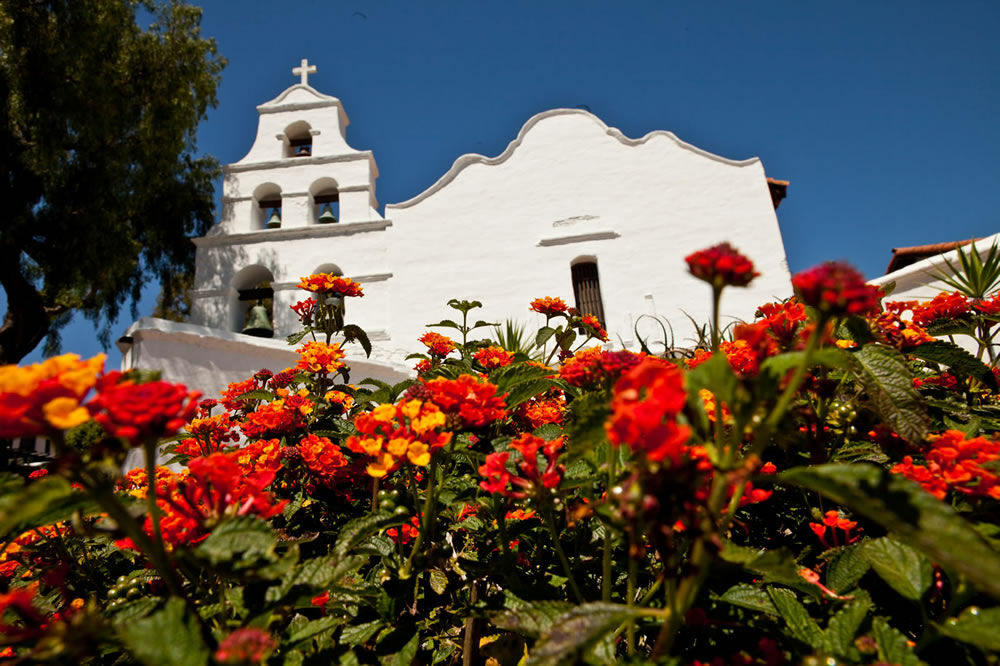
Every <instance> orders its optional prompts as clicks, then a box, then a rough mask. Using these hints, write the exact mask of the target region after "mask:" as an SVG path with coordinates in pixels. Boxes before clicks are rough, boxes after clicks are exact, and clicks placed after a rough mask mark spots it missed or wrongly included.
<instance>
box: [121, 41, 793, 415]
mask: <svg viewBox="0 0 1000 666" xmlns="http://www.w3.org/2000/svg"><path fill="white" fill-rule="evenodd" d="M293 71H294V73H295V74H296V75H298V76H300V77H301V80H300V82H299V83H296V84H295V85H293V86H291V87H290V88H288V89H287V90H285V91H284V92H282V93H281V94H280V95H278V96H277V97H275V98H274V99H272V100H271V101H269V102H266V103H264V104H261V105H260V106H258V107H257V111H258V112H259V115H260V118H259V123H258V128H257V136H256V138H254V139H253V143H252V145H251V146H250V149H249V151H248V152H247V154H246V156H245V157H243V159H241V160H239V161H238V162H235V163H233V164H229V165H227V166H226V167H224V186H223V195H222V207H221V210H222V214H221V219H220V220H219V222H218V224H217V225H216V226H215V227H214V228H212V230H211V231H210V232H209V233H208V234H206V235H205V236H204V237H201V238H196V239H194V242H195V244H196V245H197V271H196V277H195V285H194V289H193V292H192V293H191V299H192V314H191V319H190V321H189V322H186V323H177V322H171V321H165V320H162V319H155V318H144V319H141V320H140V321H138V322H136V323H135V324H133V325H132V326H131V327H130V328H129V329H128V331H127V332H126V334H125V336H123V337H122V339H121V340H120V341H119V347H120V348H121V349H122V353H123V367H125V368H131V367H142V368H151V369H152V368H156V369H161V370H162V371H163V375H164V378H165V379H167V380H171V381H183V382H185V383H187V384H188V385H189V386H191V387H193V388H198V389H200V390H202V391H203V392H205V393H206V394H208V395H212V394H214V393H216V392H217V391H218V390H219V389H221V388H224V387H225V386H226V384H228V383H229V382H231V381H237V380H241V379H245V378H246V377H247V376H249V375H250V374H252V373H253V372H254V371H256V370H258V369H260V368H269V369H271V370H273V371H278V370H281V369H283V368H286V367H289V366H291V365H293V364H294V362H295V360H296V355H295V353H294V348H292V347H290V346H288V345H287V344H286V343H285V340H284V338H285V336H286V335H288V334H289V333H292V332H294V331H295V330H296V329H297V326H298V320H297V318H296V316H295V314H294V313H293V312H292V311H291V309H290V308H289V306H291V305H292V304H293V303H295V302H297V301H299V300H302V299H304V298H306V297H308V294H307V293H306V292H304V291H302V290H299V289H297V288H296V285H297V283H298V281H299V278H300V277H302V276H304V275H309V274H311V273H316V272H333V273H339V274H342V275H344V276H346V277H350V278H353V279H354V280H356V281H358V282H360V283H361V284H362V286H363V288H364V292H365V295H364V297H363V298H352V299H348V302H347V312H346V320H347V321H348V322H349V323H355V324H358V325H360V326H361V327H362V328H364V329H365V330H366V331H367V332H368V333H369V336H370V338H371V341H372V344H373V346H374V350H373V353H372V355H371V358H365V356H364V353H363V352H362V351H361V349H360V346H358V345H352V347H353V348H354V351H352V352H351V354H350V355H349V359H350V362H351V366H352V373H351V376H352V381H355V382H356V381H358V380H360V379H362V378H364V377H375V378H378V379H382V380H385V381H398V380H399V379H402V378H404V377H407V376H411V375H412V370H411V367H412V363H413V361H406V360H404V359H405V357H406V355H407V354H409V353H413V352H417V351H422V350H423V347H422V345H421V344H420V343H419V342H418V340H417V339H418V337H419V336H420V335H421V334H422V333H423V332H424V331H426V330H429V329H428V328H427V324H428V323H431V322H436V321H440V320H441V319H442V318H451V317H453V316H454V315H456V314H458V313H456V312H455V311H454V310H451V309H450V308H448V307H447V306H446V302H447V301H448V300H449V299H451V298H460V299H475V300H479V301H481V302H482V303H483V304H484V307H483V309H482V310H477V311H475V312H476V316H477V318H482V319H485V320H487V321H494V322H503V321H504V320H505V319H514V320H518V321H521V322H524V323H525V324H528V325H529V329H531V330H533V328H534V326H535V325H536V324H540V323H541V322H540V321H538V319H537V317H538V316H537V315H535V314H534V313H532V312H530V311H529V309H528V304H529V303H530V301H531V300H532V299H534V298H536V297H540V296H559V297H562V298H563V299H564V300H566V302H568V303H570V304H571V305H574V304H575V305H577V306H578V307H580V308H581V310H585V311H588V312H590V313H592V314H596V315H598V316H599V317H600V318H601V319H602V321H603V322H604V323H605V326H606V328H607V329H608V332H609V335H610V338H611V343H609V344H611V345H612V346H620V345H625V346H626V347H630V348H633V349H636V348H638V341H637V339H636V337H637V336H636V334H635V332H634V329H635V326H636V323H637V322H639V325H640V327H642V326H646V327H647V328H646V330H648V332H649V335H651V336H652V337H656V336H655V333H656V332H657V331H659V328H658V327H657V326H655V325H653V324H652V323H651V322H650V321H649V319H648V318H644V317H643V315H652V316H656V317H660V318H665V319H668V320H669V321H670V322H671V323H672V324H673V326H674V329H675V332H676V334H677V338H678V343H679V344H683V339H684V338H685V337H687V336H688V335H690V334H691V332H692V329H691V327H690V324H689V323H688V321H687V318H686V317H685V316H684V313H688V314H689V315H690V316H691V317H693V318H694V319H695V320H698V321H701V322H705V321H707V320H708V318H709V309H710V297H709V288H708V287H707V286H706V285H705V284H704V283H702V282H700V281H698V280H696V279H695V278H693V277H691V276H690V275H689V274H688V273H687V270H686V265H685V263H684V260H683V258H684V257H685V256H686V255H688V254H690V253H691V252H693V251H695V250H699V249H702V248H705V247H708V246H710V245H714V244H717V243H720V242H723V241H729V242H730V243H732V244H733V245H734V246H735V247H736V248H738V249H739V250H740V251H741V252H743V253H744V254H746V255H747V256H748V257H750V258H751V259H752V260H753V261H754V262H755V264H756V267H757V270H758V271H759V272H760V273H761V276H760V277H759V278H757V279H756V280H755V281H754V282H753V284H752V285H751V286H750V287H749V288H746V289H735V288H734V289H729V290H727V292H726V295H725V298H724V302H723V312H724V313H725V314H726V315H728V316H731V317H738V318H743V319H750V318H752V317H753V314H754V310H755V308H756V307H757V306H758V305H759V304H761V303H764V302H766V301H769V300H773V299H776V298H783V297H786V296H788V295H790V293H791V286H790V279H789V278H790V276H789V272H788V267H787V263H786V260H785V251H784V246H783V244H782V238H781V233H780V230H779V227H778V220H777V217H776V208H777V205H778V202H780V200H781V198H782V197H783V196H784V193H785V187H786V186H787V183H784V182H782V181H775V180H773V179H769V178H767V176H766V174H765V172H764V166H763V165H762V164H761V162H760V160H759V159H757V158H753V159H748V160H730V159H727V158H724V157H720V156H717V155H713V154H711V153H708V152H706V151H704V150H700V149H699V148H696V147H695V146H692V145H690V144H687V143H684V142H683V141H682V140H680V139H679V138H677V137H676V136H674V135H673V134H672V133H670V132H667V131H655V132H650V133H649V134H647V135H645V136H643V137H640V138H630V137H627V136H625V135H623V134H622V133H621V132H620V131H619V130H617V129H615V128H613V127H608V126H607V125H605V124H604V122H602V121H601V119H600V118H598V117H596V116H595V115H593V114H591V113H589V112H586V111H582V110H579V109H553V110H551V111H545V112H543V113H539V114H538V115H536V116H534V117H532V118H530V119H528V120H527V122H526V123H525V124H524V126H523V127H522V128H521V130H520V132H519V133H518V135H517V136H516V137H513V140H512V141H511V142H510V145H509V146H508V147H507V149H506V150H504V151H503V153H501V154H500V155H497V156H495V157H484V156H482V155H475V154H469V155H463V156H461V157H459V158H458V159H457V160H456V161H455V163H454V165H453V166H452V167H451V169H449V170H448V171H447V172H446V173H445V174H443V175H442V176H441V177H440V178H439V179H438V180H437V182H435V183H434V184H433V185H432V186H431V187H430V188H428V189H427V190H425V191H424V192H421V193H419V194H417V195H416V196H414V197H413V198H411V199H409V200H407V201H403V202H399V203H394V204H387V205H386V206H385V207H384V210H381V211H380V208H379V204H378V201H377V199H376V194H375V182H376V179H377V178H378V175H379V172H378V167H377V166H376V162H375V156H374V155H373V154H372V152H371V151H369V150H358V149H355V148H352V147H351V146H350V145H349V144H348V142H347V133H346V130H347V126H348V122H349V121H348V117H347V113H346V111H345V109H344V105H343V104H342V103H341V101H340V100H339V99H337V98H335V97H331V96H329V95H325V94H323V93H321V92H319V91H317V90H315V89H314V88H312V87H311V86H310V85H309V83H308V75H309V74H310V73H312V72H314V71H315V67H314V66H310V65H308V63H307V62H306V61H304V60H303V61H302V65H301V67H296V68H295V69H294V70H293ZM334 219H335V221H334ZM258 299H259V300H261V301H264V302H265V303H272V304H273V305H272V307H271V316H272V317H273V328H274V337H273V338H271V339H267V338H261V337H254V336H250V335H245V334H243V333H242V332H241V331H242V330H244V326H245V318H246V314H247V310H248V308H250V307H252V306H253V305H254V304H256V303H257V302H258ZM438 330H440V329H438ZM640 330H642V329H640ZM442 332H443V333H447V332H448V331H447V330H443V331H442Z"/></svg>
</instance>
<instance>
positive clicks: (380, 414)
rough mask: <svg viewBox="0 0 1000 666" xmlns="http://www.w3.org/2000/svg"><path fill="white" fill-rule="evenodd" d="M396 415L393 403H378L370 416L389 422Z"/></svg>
mask: <svg viewBox="0 0 1000 666" xmlns="http://www.w3.org/2000/svg"><path fill="white" fill-rule="evenodd" d="M395 417H396V407H395V406H393V405H379V406H378V407H376V408H375V409H373V410H372V418H373V419H375V420H376V421H379V422H381V423H389V422H390V421H392V420H393V419H394V418H395Z"/></svg>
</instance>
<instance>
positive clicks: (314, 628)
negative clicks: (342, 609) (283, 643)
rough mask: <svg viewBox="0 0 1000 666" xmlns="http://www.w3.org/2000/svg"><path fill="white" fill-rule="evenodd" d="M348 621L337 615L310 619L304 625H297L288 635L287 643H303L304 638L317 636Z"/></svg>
mask: <svg viewBox="0 0 1000 666" xmlns="http://www.w3.org/2000/svg"><path fill="white" fill-rule="evenodd" d="M346 621H347V620H345V619H344V618H342V617H336V616H328V617H321V618H319V619H318V620H310V621H308V622H306V623H304V624H303V625H301V626H298V627H296V628H295V631H294V632H293V633H292V635H291V636H289V637H288V641H287V643H288V644H290V645H294V644H295V643H301V642H302V641H304V640H308V639H311V638H315V637H317V636H319V635H320V634H322V633H323V632H325V631H330V630H332V629H334V628H335V627H339V626H340V625H342V624H344V623H345V622H346Z"/></svg>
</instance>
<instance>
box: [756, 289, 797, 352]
mask: <svg viewBox="0 0 1000 666" xmlns="http://www.w3.org/2000/svg"><path fill="white" fill-rule="evenodd" d="M756 316H758V317H763V322H764V323H765V324H766V325H767V329H768V331H769V332H770V334H771V335H772V336H774V339H775V340H777V341H778V344H779V345H780V346H781V348H782V349H784V350H789V349H792V347H793V346H794V344H795V341H796V333H797V331H798V329H799V326H800V325H801V324H802V323H803V322H805V321H806V319H807V317H806V309H805V307H804V306H803V305H802V304H801V303H799V302H798V301H796V300H795V299H794V298H790V299H788V300H787V301H785V302H783V303H765V304H764V305H762V306H760V307H759V308H757V315H756Z"/></svg>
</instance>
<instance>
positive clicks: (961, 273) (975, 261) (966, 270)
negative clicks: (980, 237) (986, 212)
mask: <svg viewBox="0 0 1000 666" xmlns="http://www.w3.org/2000/svg"><path fill="white" fill-rule="evenodd" d="M968 247H969V251H968V252H966V251H965V250H964V249H963V248H961V247H959V248H958V249H957V250H956V252H957V254H958V266H955V265H954V264H952V263H951V261H950V260H948V259H947V258H945V257H943V256H942V259H944V263H945V264H947V266H948V269H949V270H950V271H951V274H950V275H949V274H945V273H938V274H936V275H935V276H934V277H935V278H936V279H938V280H940V281H942V282H944V283H945V284H947V285H948V286H949V287H951V288H952V289H955V290H956V291H958V292H960V293H962V294H964V295H965V296H967V297H969V298H972V299H983V298H986V297H987V296H988V295H990V294H992V293H993V292H994V291H996V290H997V288H998V287H1000V247H997V244H996V242H994V243H993V246H992V247H991V248H990V250H989V252H988V253H987V254H986V258H985V259H983V257H982V256H980V254H979V251H978V250H976V242H975V241H972V242H971V243H970V244H969V246H968Z"/></svg>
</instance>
